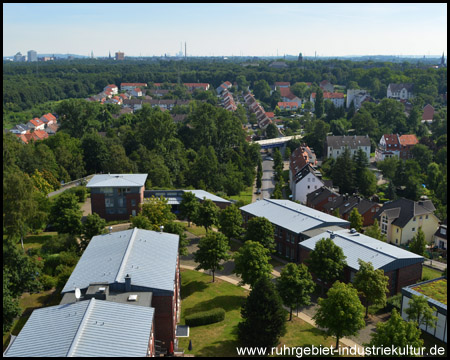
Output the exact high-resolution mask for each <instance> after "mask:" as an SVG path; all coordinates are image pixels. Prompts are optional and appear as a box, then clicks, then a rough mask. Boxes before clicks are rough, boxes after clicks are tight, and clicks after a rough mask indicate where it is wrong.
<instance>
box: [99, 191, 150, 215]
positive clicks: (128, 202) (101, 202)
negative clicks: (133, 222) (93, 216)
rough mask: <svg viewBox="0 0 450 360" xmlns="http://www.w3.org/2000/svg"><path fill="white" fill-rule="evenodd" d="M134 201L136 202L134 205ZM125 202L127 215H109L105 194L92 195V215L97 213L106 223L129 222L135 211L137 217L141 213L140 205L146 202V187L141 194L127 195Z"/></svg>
mask: <svg viewBox="0 0 450 360" xmlns="http://www.w3.org/2000/svg"><path fill="white" fill-rule="evenodd" d="M132 200H134V205H133V201H132ZM125 202H126V209H127V211H126V213H125V214H107V213H106V206H105V194H103V193H91V210H92V213H97V214H98V215H99V216H100V217H101V218H103V219H105V220H106V221H114V220H128V219H129V218H130V216H131V215H133V210H134V211H135V215H137V214H138V213H139V211H140V208H139V204H141V203H143V202H144V187H142V188H141V189H140V190H139V193H128V194H125Z"/></svg>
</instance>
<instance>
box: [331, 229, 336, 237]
mask: <svg viewBox="0 0 450 360" xmlns="http://www.w3.org/2000/svg"><path fill="white" fill-rule="evenodd" d="M335 237H336V234H335V233H334V232H333V231H332V232H331V233H330V239H334V238H335Z"/></svg>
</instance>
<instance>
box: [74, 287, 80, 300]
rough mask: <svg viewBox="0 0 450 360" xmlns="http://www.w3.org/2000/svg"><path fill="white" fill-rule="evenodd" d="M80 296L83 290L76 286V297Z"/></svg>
mask: <svg viewBox="0 0 450 360" xmlns="http://www.w3.org/2000/svg"><path fill="white" fill-rule="evenodd" d="M80 296H81V291H80V289H78V288H75V299H77V300H78V299H79V298H80Z"/></svg>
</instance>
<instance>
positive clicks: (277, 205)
mask: <svg viewBox="0 0 450 360" xmlns="http://www.w3.org/2000/svg"><path fill="white" fill-rule="evenodd" d="M240 209H241V210H242V211H245V212H247V213H249V214H251V215H253V216H259V217H265V218H267V219H268V220H269V221H270V222H271V223H272V224H275V225H277V226H281V227H283V228H285V229H287V230H289V231H292V232H294V233H296V234H299V233H302V232H304V231H307V230H311V229H314V228H318V227H324V226H328V225H337V226H342V227H346V226H349V225H350V223H349V222H348V221H346V220H342V219H339V218H337V217H335V216H332V215H329V214H326V213H324V212H321V211H318V210H315V209H312V208H310V207H307V206H304V205H300V204H297V203H295V202H293V201H289V200H274V199H263V200H259V201H255V202H254V203H251V204H249V205H245V206H243V207H241V208H240Z"/></svg>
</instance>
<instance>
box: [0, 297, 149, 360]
mask: <svg viewBox="0 0 450 360" xmlns="http://www.w3.org/2000/svg"><path fill="white" fill-rule="evenodd" d="M154 313H155V309H154V308H150V307H145V306H129V305H125V304H118V303H114V302H110V301H104V300H96V299H91V300H89V301H80V302H77V303H73V304H64V305H57V306H50V307H46V308H41V309H36V310H34V311H33V313H32V314H31V316H30V318H29V319H28V321H27V322H26V324H25V326H24V327H23V329H22V331H21V332H20V333H19V335H18V336H17V338H16V339H15V340H14V342H13V343H12V344H11V346H10V347H9V349H8V350H7V351H6V352H5V353H4V354H3V356H6V357H16V356H20V357H41V356H44V357H69V356H77V357H78V356H89V357H100V356H108V357H112V356H120V357H122V356H127V357H128V356H133V357H134V356H136V357H145V356H147V350H148V344H149V341H150V334H151V331H152V323H153V318H154Z"/></svg>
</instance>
